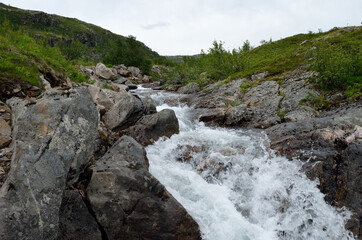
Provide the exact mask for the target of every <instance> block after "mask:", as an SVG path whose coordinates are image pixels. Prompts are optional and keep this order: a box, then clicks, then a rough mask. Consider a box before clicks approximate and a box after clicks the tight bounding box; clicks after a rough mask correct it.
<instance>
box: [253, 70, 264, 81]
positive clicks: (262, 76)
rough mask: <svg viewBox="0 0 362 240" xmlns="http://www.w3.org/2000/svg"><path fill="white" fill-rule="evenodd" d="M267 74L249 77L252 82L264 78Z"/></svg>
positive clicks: (262, 73)
mask: <svg viewBox="0 0 362 240" xmlns="http://www.w3.org/2000/svg"><path fill="white" fill-rule="evenodd" d="M267 74H268V72H261V73H257V74H254V75H251V80H252V81H259V80H262V79H264V78H265V76H266V75H267Z"/></svg>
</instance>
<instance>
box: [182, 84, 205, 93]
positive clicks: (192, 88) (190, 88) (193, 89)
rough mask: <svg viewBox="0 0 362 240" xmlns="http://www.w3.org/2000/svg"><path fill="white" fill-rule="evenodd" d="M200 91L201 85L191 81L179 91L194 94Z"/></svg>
mask: <svg viewBox="0 0 362 240" xmlns="http://www.w3.org/2000/svg"><path fill="white" fill-rule="evenodd" d="M198 91H200V86H199V84H198V83H189V84H187V85H186V86H184V87H180V88H179V89H178V90H177V92H178V93H182V94H194V93H197V92H198Z"/></svg>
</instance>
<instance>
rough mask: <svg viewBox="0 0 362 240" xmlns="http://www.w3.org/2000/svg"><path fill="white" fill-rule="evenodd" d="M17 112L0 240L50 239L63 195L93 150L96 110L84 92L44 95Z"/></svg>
mask: <svg viewBox="0 0 362 240" xmlns="http://www.w3.org/2000/svg"><path fill="white" fill-rule="evenodd" d="M19 109H22V110H15V111H13V114H14V116H13V119H17V120H16V121H14V122H15V124H14V125H13V140H14V153H13V156H12V163H11V170H10V173H9V176H8V178H7V180H6V182H5V183H4V185H3V186H2V188H1V192H0V238H1V239H55V237H56V235H57V232H58V228H59V225H58V224H59V208H60V205H61V201H62V197H63V191H64V189H65V188H66V187H67V186H70V185H72V184H73V183H74V182H75V181H76V180H77V178H78V176H79V174H80V172H81V170H82V169H83V167H84V166H85V165H86V164H87V163H88V161H89V159H90V157H91V156H92V154H93V152H94V150H95V147H96V145H97V138H98V131H97V126H98V116H97V110H96V108H95V105H94V104H93V101H92V98H91V96H90V93H89V91H88V90H87V89H86V88H77V89H70V90H68V91H49V92H47V93H46V94H45V95H44V96H43V98H42V99H39V100H38V101H37V102H34V103H32V104H27V105H25V106H23V107H22V108H19ZM17 114H20V115H17Z"/></svg>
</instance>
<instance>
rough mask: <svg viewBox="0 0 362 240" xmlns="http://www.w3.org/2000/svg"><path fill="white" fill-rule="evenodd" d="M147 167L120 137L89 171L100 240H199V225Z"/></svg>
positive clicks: (141, 153)
mask: <svg viewBox="0 0 362 240" xmlns="http://www.w3.org/2000/svg"><path fill="white" fill-rule="evenodd" d="M148 165H149V164H148V159H147V157H146V152H145V150H144V148H142V146H141V145H140V144H138V143H137V142H136V141H135V140H134V139H132V138H131V137H129V136H123V137H121V138H120V139H119V140H118V141H117V142H116V143H115V144H114V145H113V146H112V148H111V149H110V150H109V151H108V152H107V153H106V154H105V155H104V156H103V158H101V159H100V160H99V161H97V162H96V163H95V165H94V166H93V167H92V170H93V174H92V177H91V180H90V183H89V185H88V187H87V196H88V200H89V203H90V206H91V208H92V210H93V212H94V214H95V216H96V218H97V222H98V223H99V225H101V226H102V228H103V229H104V232H105V235H106V237H105V238H104V239H109V240H113V239H201V236H200V232H199V227H198V225H197V223H196V222H195V221H194V220H193V219H192V218H191V217H190V215H189V214H188V213H187V212H186V211H185V209H184V208H183V207H182V206H181V205H180V204H179V203H178V202H177V201H176V200H175V199H174V198H173V197H172V195H171V194H170V193H168V192H167V190H166V189H165V187H164V186H163V185H162V184H161V183H160V182H159V181H158V180H157V179H156V178H155V177H153V176H152V175H151V174H150V173H149V172H148Z"/></svg>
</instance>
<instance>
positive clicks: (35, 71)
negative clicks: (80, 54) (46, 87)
mask: <svg viewBox="0 0 362 240" xmlns="http://www.w3.org/2000/svg"><path fill="white" fill-rule="evenodd" d="M50 68H52V69H54V70H56V71H58V72H62V73H64V74H65V75H67V76H68V77H70V78H71V79H72V80H73V81H74V82H83V81H85V80H86V77H85V76H84V75H82V74H80V73H79V71H78V69H77V68H76V67H75V66H74V65H73V64H72V63H71V62H69V61H68V60H66V59H65V58H64V57H63V55H62V52H61V51H60V49H59V48H54V47H50V46H49V45H48V44H47V43H46V42H44V40H43V39H40V40H37V41H36V40H35V39H34V38H32V37H30V36H29V34H28V33H27V32H26V31H25V30H22V29H19V30H13V29H11V27H10V25H9V22H3V23H2V24H1V25H0V79H9V78H10V79H11V78H15V79H21V80H23V81H25V82H29V83H31V84H32V85H37V86H38V85H39V72H46V71H48V70H49V69H50Z"/></svg>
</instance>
